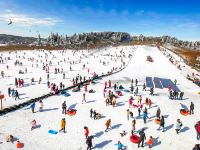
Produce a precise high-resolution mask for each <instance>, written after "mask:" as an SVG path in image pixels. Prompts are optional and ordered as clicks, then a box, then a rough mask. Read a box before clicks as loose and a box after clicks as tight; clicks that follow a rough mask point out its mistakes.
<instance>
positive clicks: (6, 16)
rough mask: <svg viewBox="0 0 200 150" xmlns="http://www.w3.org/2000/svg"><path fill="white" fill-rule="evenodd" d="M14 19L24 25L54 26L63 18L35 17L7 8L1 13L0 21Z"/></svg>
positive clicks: (14, 21) (15, 22) (16, 22)
mask: <svg viewBox="0 0 200 150" xmlns="http://www.w3.org/2000/svg"><path fill="white" fill-rule="evenodd" d="M10 19H11V20H12V22H13V23H14V24H18V25H22V26H33V25H43V26H53V25H55V24H56V23H59V22H62V21H61V20H58V19H54V18H50V17H46V18H35V17H31V16H29V15H25V14H16V13H13V12H12V11H11V10H6V11H5V12H4V13H1V14H0V21H6V22H9V20H10Z"/></svg>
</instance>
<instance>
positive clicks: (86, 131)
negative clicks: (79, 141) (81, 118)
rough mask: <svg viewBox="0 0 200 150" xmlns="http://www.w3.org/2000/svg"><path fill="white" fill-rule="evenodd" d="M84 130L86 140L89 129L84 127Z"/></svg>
mask: <svg viewBox="0 0 200 150" xmlns="http://www.w3.org/2000/svg"><path fill="white" fill-rule="evenodd" d="M84 130H85V138H86V139H87V138H88V134H89V129H88V127H86V126H84Z"/></svg>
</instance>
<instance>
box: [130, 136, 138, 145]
mask: <svg viewBox="0 0 200 150" xmlns="http://www.w3.org/2000/svg"><path fill="white" fill-rule="evenodd" d="M130 141H131V142H132V143H135V144H138V143H139V142H140V137H139V136H138V135H136V134H133V135H131V136H130Z"/></svg>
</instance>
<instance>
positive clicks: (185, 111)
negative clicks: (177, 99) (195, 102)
mask: <svg viewBox="0 0 200 150" xmlns="http://www.w3.org/2000/svg"><path fill="white" fill-rule="evenodd" d="M180 113H181V115H183V116H187V115H189V111H188V110H186V109H181V110H180Z"/></svg>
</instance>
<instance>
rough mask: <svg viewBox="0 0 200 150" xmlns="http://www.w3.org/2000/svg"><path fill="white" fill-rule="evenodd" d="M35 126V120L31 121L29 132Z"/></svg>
mask: <svg viewBox="0 0 200 150" xmlns="http://www.w3.org/2000/svg"><path fill="white" fill-rule="evenodd" d="M35 126H36V120H35V119H34V120H32V121H31V131H32V130H33V129H34V128H35Z"/></svg>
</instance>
